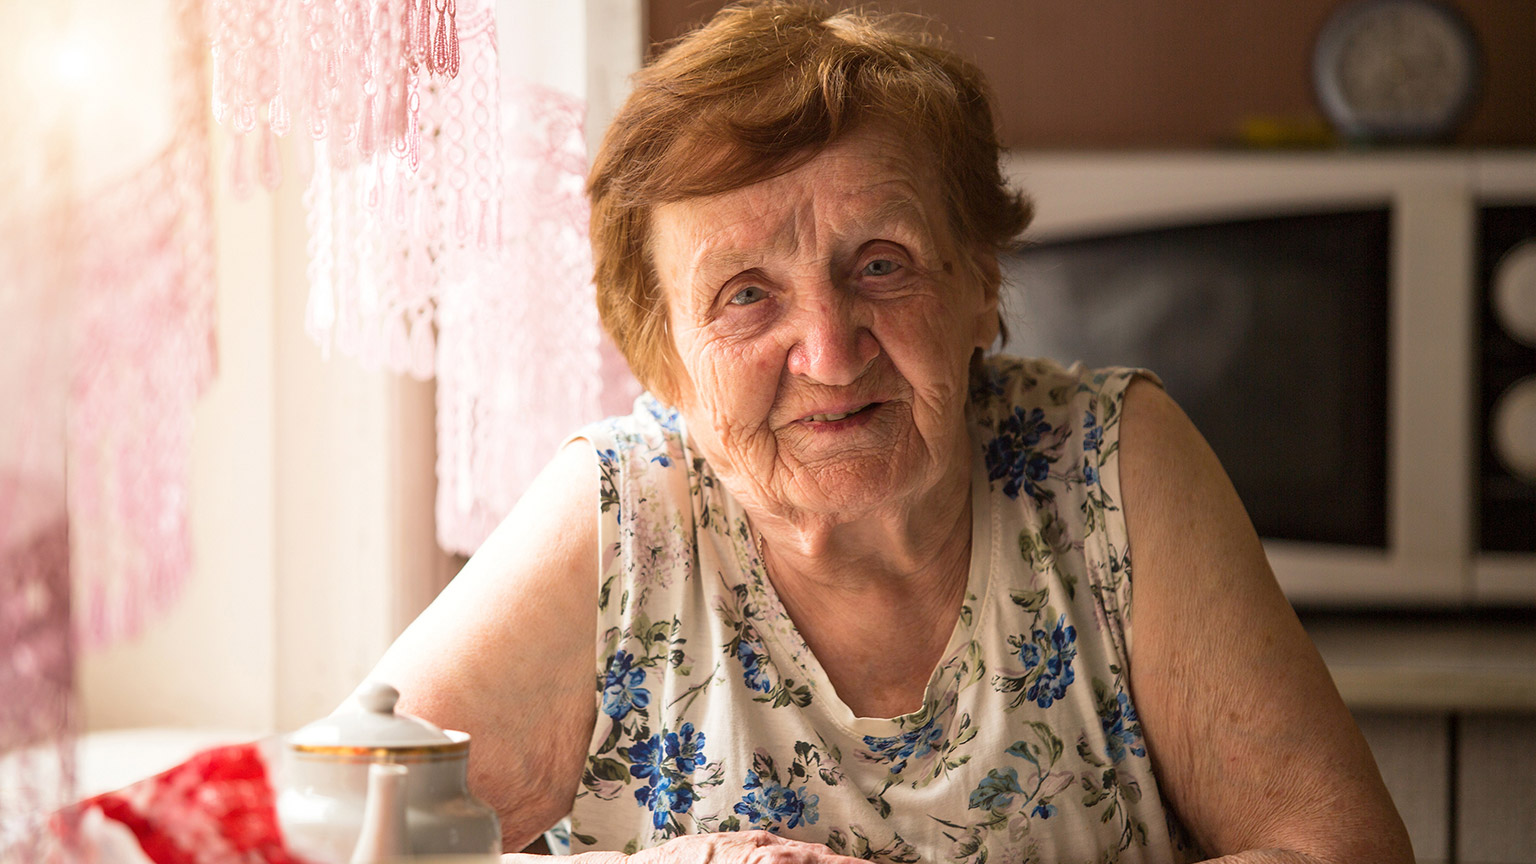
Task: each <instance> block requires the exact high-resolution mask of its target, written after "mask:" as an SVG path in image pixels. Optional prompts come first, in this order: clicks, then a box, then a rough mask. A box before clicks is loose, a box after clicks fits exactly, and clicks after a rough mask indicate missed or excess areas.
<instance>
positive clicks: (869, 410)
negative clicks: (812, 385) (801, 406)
mask: <svg viewBox="0 0 1536 864" xmlns="http://www.w3.org/2000/svg"><path fill="white" fill-rule="evenodd" d="M884 404H885V403H884V402H870V403H867V404H865V405H860V406H856V407H853V408H849V409H847V410H844V411H827V412H818V413H814V414H810V415H807V416H805V417H802V418H800V422H801V423H805V424H807V425H811V426H815V427H816V428H841V427H844V426H852V425H855V424H856V423H861V422H863V421H864V420H867V419H869V416H870V415H871V414H873V413H874V411H875V409H877V408H879V407H880V406H881V405H884Z"/></svg>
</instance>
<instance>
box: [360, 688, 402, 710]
mask: <svg viewBox="0 0 1536 864" xmlns="http://www.w3.org/2000/svg"><path fill="white" fill-rule="evenodd" d="M399 701H400V691H399V690H396V689H395V688H394V687H391V686H390V685H388V684H385V683H384V682H383V681H365V682H363V686H361V687H359V688H358V690H357V702H358V704H359V705H361V706H362V707H363V709H364V710H366V711H371V712H373V713H375V714H393V713H395V703H396V702H399Z"/></svg>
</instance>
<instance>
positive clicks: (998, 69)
mask: <svg viewBox="0 0 1536 864" xmlns="http://www.w3.org/2000/svg"><path fill="white" fill-rule="evenodd" d="M723 5H724V3H723V2H721V0H649V25H650V34H651V39H652V41H653V42H660V41H664V40H666V39H669V38H671V37H673V36H676V35H678V34H680V33H682V32H683V31H685V30H686V29H687V28H688V27H690V26H692V25H693V24H696V23H697V22H699V21H702V20H704V19H705V18H707V17H708V16H709V15H711V14H713V13H714V11H715V10H717V9H719V8H720V7H721V6H723ZM834 5H836V4H834ZM844 5H851V4H844ZM875 5H877V6H878V7H879V8H882V9H887V10H892V11H905V12H917V13H921V14H925V15H930V16H933V17H935V18H937V19H938V21H939V22H940V24H941V32H943V33H945V34H946V35H947V36H948V38H949V39H950V40H951V41H952V42H953V43H954V45H955V47H957V48H958V49H959V50H961V51H962V52H963V53H965V54H967V55H968V56H970V57H971V58H972V59H974V60H975V61H976V63H977V65H979V66H980V67H981V69H982V71H983V72H985V73H986V74H987V77H988V78H989V80H990V81H991V83H992V86H993V89H994V90H995V91H996V94H997V103H998V108H999V114H1000V125H1001V127H1002V136H1003V141H1004V143H1005V144H1006V145H1007V146H1010V147H1030V148H1130V147H1135V148H1181V149H1182V148H1201V147H1223V146H1228V145H1230V144H1232V143H1233V142H1234V141H1235V140H1236V139H1238V137H1239V135H1240V133H1241V131H1242V127H1243V124H1244V123H1245V122H1246V121H1249V120H1252V119H1255V118H1262V119H1269V120H1273V121H1279V122H1280V123H1281V124H1284V125H1288V126H1292V127H1300V129H1301V130H1302V131H1305V130H1306V128H1307V127H1309V126H1315V125H1316V124H1317V123H1320V122H1321V121H1322V114H1321V112H1320V110H1319V109H1318V108H1317V106H1316V105H1315V104H1314V100H1313V95H1312V80H1311V62H1312V47H1313V42H1314V41H1315V39H1316V36H1317V33H1318V30H1319V29H1320V28H1321V27H1322V25H1323V22H1324V21H1325V20H1326V19H1327V18H1328V16H1329V14H1330V13H1331V12H1332V11H1333V10H1334V9H1335V8H1337V7H1338V6H1339V5H1341V0H1245V2H1238V3H1234V2H1231V0H1176V2H1167V0H1161V2H1157V0H1130V2H1127V0H1076V2H1070V3H1056V2H1013V3H998V2H991V0H885V2H879V3H876V4H875ZM1453 5H1454V6H1455V7H1456V8H1457V9H1459V10H1460V11H1461V12H1462V13H1463V14H1464V15H1465V17H1466V18H1467V19H1468V21H1469V22H1470V23H1471V25H1472V27H1473V29H1474V30H1475V31H1476V33H1477V37H1478V39H1479V40H1480V41H1481V43H1482V46H1483V50H1484V55H1485V62H1486V68H1487V75H1486V77H1485V79H1484V93H1483V98H1482V100H1481V102H1480V103H1479V104H1478V106H1477V108H1476V109H1475V110H1474V111H1473V113H1472V114H1471V116H1470V117H1468V118H1467V122H1466V125H1465V127H1464V128H1463V129H1462V130H1461V132H1460V134H1458V135H1457V136H1456V139H1455V144H1457V145H1458V146H1466V147H1515V146H1533V145H1536V60H1533V58H1536V0H1454V3H1453Z"/></svg>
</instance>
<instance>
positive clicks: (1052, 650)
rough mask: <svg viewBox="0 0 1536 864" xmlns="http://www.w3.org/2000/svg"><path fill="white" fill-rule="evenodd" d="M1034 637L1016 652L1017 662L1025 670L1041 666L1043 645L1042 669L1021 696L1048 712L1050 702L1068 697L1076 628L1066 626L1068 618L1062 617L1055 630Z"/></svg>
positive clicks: (1042, 631) (1039, 632)
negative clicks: (1042, 646) (1041, 648)
mask: <svg viewBox="0 0 1536 864" xmlns="http://www.w3.org/2000/svg"><path fill="white" fill-rule="evenodd" d="M1033 636H1034V641H1033V642H1027V643H1025V644H1024V646H1023V647H1021V648H1020V649H1019V660H1021V661H1023V663H1024V666H1025V668H1034V667H1037V666H1040V665H1041V663H1042V652H1041V650H1040V645H1041V644H1044V645H1045V646H1046V649H1045V651H1044V652H1043V662H1044V666H1045V668H1044V669H1042V670H1041V672H1040V675H1039V677H1038V678H1036V679H1035V680H1034V683H1032V684H1030V685H1029V690H1028V691H1026V692H1025V694H1024V695H1025V697H1026V698H1028V699H1029V700H1030V701H1032V702H1034V703H1035V704H1036V705H1039V706H1040V707H1041V708H1049V707H1051V703H1052V702H1055V701H1056V700H1057V699H1060V698H1062V697H1063V696H1065V695H1067V687H1068V686H1069V685H1071V683H1072V680H1073V677H1074V675H1073V672H1072V658H1074V657H1076V656H1077V647H1076V645H1075V644H1074V643H1075V642H1076V641H1077V628H1076V627H1073V626H1072V625H1070V624H1068V623H1067V616H1065V615H1063V616H1061V617H1060V618H1058V619H1057V620H1056V626H1055V628H1054V629H1053V630H1051V632H1050V633H1049V634H1047V633H1046V632H1045V631H1044V630H1036V631H1034V633H1033Z"/></svg>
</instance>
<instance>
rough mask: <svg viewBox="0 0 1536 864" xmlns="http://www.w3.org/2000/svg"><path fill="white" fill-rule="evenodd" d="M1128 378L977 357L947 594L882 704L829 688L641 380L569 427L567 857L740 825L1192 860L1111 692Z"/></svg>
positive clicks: (819, 839)
mask: <svg viewBox="0 0 1536 864" xmlns="http://www.w3.org/2000/svg"><path fill="white" fill-rule="evenodd" d="M1134 374H1136V370H1129V369H1108V370H1098V371H1092V370H1084V369H1082V368H1081V367H1073V368H1071V369H1063V368H1061V367H1060V366H1058V365H1056V364H1054V363H1052V362H1050V361H1041V360H1019V359H1015V358H1007V357H994V358H989V359H988V360H987V361H986V362H985V364H984V365H983V366H982V368H981V371H980V373H979V374H978V375H976V376H974V378H975V380H973V382H972V392H971V406H970V412H969V419H970V421H971V435H972V440H973V442H974V445H975V454H974V455H975V458H974V460H973V471H972V501H973V505H972V520H973V528H972V539H971V567H970V574H969V577H968V584H967V586H966V591H965V599H964V604H963V606H962V607H961V610H960V616H959V620H958V621H957V622H956V625H955V631H954V634H953V637H952V638H951V640H950V642H949V645H948V648H947V650H946V652H945V655H944V659H943V660H942V661H941V662H940V663H939V664H938V666H937V668H935V670H934V672H933V675H932V677H931V678H930V679H929V681H928V686H927V691H926V696H925V700H924V705H923V707H922V709H921V710H919V711H917V712H916V713H913V714H908V715H905V716H901V717H892V718H872V717H856V716H854V714H853V713H852V711H850V710H849V708H848V707H847V706H846V705H844V704H843V702H842V701H841V700H840V699H839V698H838V695H837V693H836V692H835V691H834V690H833V688H832V686H831V684H830V683H829V682H828V679H827V677H826V674H825V673H824V672H823V670H822V667H821V665H820V663H819V662H818V661H817V658H816V657H815V656H814V655H813V654H812V653H811V651H810V650H809V649H808V648H807V646H806V644H805V642H804V641H803V640H802V639H801V638H800V636H799V634H798V633H797V631H796V630H795V627H794V624H793V622H792V621H791V620H790V619H789V617H788V615H787V614H786V613H785V611H784V607H783V605H782V604H781V603H780V602H779V599H778V597H777V596H776V595H775V593H774V588H773V585H772V583H771V582H770V581H769V579H768V578H767V576H766V574H765V571H764V569H763V565H762V562H761V561H759V560H758V557H757V553H756V551H755V549H754V548H753V543H752V542H751V541H750V539H749V533H748V529H747V522H746V516H745V513H744V512H743V510H742V509H741V507H740V506H739V504H738V503H737V502H736V501H735V500H733V499H732V497H731V495H730V494H729V493H728V492H727V491H726V490H725V488H723V487H722V486H721V485H720V483H719V482H718V481H717V480H716V478H715V476H714V475H713V474H712V473H711V471H710V468H709V465H707V464H706V463H705V462H704V460H703V459H702V458H701V457H700V456H698V455H697V454H696V453H694V452H693V451H692V450H691V449H690V447H689V442H688V436H687V433H686V430H685V429H684V428H683V424H682V421H681V418H679V416H678V415H677V414H676V413H675V412H674V411H672V410H670V409H668V408H666V407H664V406H662V405H661V404H659V403H658V402H657V401H655V400H654V399H652V398H651V397H649V396H642V397H641V398H640V399H639V400H638V401H637V402H636V410H635V413H633V414H631V415H629V416H627V417H619V418H612V419H609V420H606V421H603V422H601V423H597V424H594V425H592V426H589V427H587V428H586V429H584V430H582V431H581V432H580V433H578V436H577V437H582V438H586V439H587V440H589V441H590V442H591V443H592V444H593V445H594V447H595V448H596V450H597V453H598V457H599V461H600V463H601V467H602V472H601V476H602V493H601V504H600V507H601V512H600V514H599V519H600V525H601V537H602V553H603V554H602V559H601V560H602V570H601V577H600V578H601V582H600V590H599V596H598V607H599V608H598V617H599V625H598V643H599V644H598V647H597V655H596V661H595V662H596V670H595V672H596V694H595V698H596V701H597V704H598V711H597V725H596V728H595V729H594V730H593V732H592V739H591V745H590V748H589V750H588V757H587V764H586V770H585V772H584V775H583V777H582V786H581V789H580V791H579V792H578V795H577V798H576V801H575V804H574V807H573V809H572V812H571V816H570V819H569V824H568V829H569V838H570V849H571V851H574V852H583V851H589V850H620V851H624V852H634V851H635V850H638V849H643V848H648V847H651V846H656V845H659V844H661V843H664V842H665V841H666V840H668V839H669V838H672V837H675V836H677V835H680V834H690V833H704V832H715V831H738V830H748V829H754V828H756V829H766V830H768V831H772V832H774V833H776V834H780V835H782V836H785V837H792V838H795V839H798V840H805V841H812V842H816V843H824V844H826V845H827V846H829V847H831V848H832V849H833V850H834V851H836V852H839V853H842V854H846V855H853V856H858V857H862V858H867V859H871V860H879V861H891V862H900V864H911V862H918V861H954V862H963V864H983V862H986V861H989V860H990V861H994V862H1010V864H1012V862H1034V861H1039V862H1051V864H1057V862H1100V861H1106V862H1107V861H1124V862H1179V861H1185V860H1196V859H1197V858H1198V853H1197V852H1196V851H1195V850H1194V849H1192V848H1190V847H1189V844H1188V843H1187V842H1186V841H1183V840H1182V839H1181V836H1182V832H1181V831H1180V829H1179V826H1178V824H1177V822H1176V821H1175V819H1174V818H1173V816H1172V813H1171V811H1169V810H1167V809H1166V808H1165V806H1164V804H1163V801H1162V799H1161V796H1160V795H1159V793H1158V788H1157V781H1156V779H1155V778H1154V777H1153V775H1152V766H1151V762H1150V760H1149V758H1148V756H1147V751H1146V747H1145V745H1144V743H1143V740H1142V735H1141V727H1140V724H1139V722H1138V720H1137V716H1136V708H1135V706H1134V704H1133V703H1132V702H1131V699H1130V696H1129V692H1128V689H1127V675H1126V668H1127V667H1126V658H1127V650H1128V646H1129V640H1130V636H1131V630H1130V597H1131V594H1130V558H1129V555H1128V552H1127V549H1126V530H1125V522H1124V519H1123V518H1122V515H1121V512H1120V510H1119V507H1118V506H1117V504H1116V501H1117V498H1118V486H1119V475H1118V471H1117V452H1118V430H1119V425H1118V424H1119V417H1120V404H1121V399H1122V396H1123V394H1124V391H1125V387H1126V385H1127V384H1128V383H1129V381H1130V379H1131V377H1132V376H1133V375H1134ZM1143 374H1144V373H1143ZM560 833H562V834H563V832H560ZM561 839H563V837H562V838H561Z"/></svg>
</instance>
